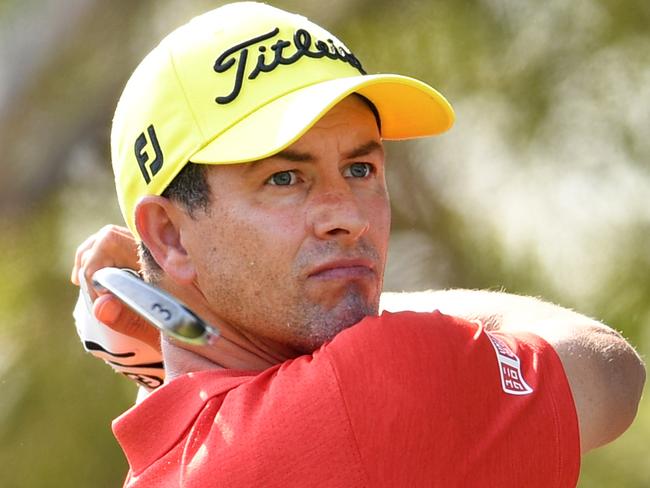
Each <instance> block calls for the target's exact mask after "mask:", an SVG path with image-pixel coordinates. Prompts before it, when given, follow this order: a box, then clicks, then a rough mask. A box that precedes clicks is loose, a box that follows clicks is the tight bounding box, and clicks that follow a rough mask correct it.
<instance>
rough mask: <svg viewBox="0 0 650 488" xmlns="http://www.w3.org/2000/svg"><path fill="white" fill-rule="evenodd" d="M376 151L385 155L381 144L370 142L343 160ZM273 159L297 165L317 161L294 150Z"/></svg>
mask: <svg viewBox="0 0 650 488" xmlns="http://www.w3.org/2000/svg"><path fill="white" fill-rule="evenodd" d="M376 151H378V152H382V153H383V152H384V150H383V147H382V145H381V144H379V142H377V141H369V142H366V143H365V144H362V145H361V146H359V147H356V148H354V149H352V150H351V151H348V152H347V153H345V154H344V155H343V159H354V158H358V157H361V156H367V155H368V154H371V153H373V152H376ZM271 157H274V158H282V159H286V160H287V161H293V162H297V163H303V162H306V163H308V162H312V161H314V160H315V159H316V158H315V157H314V156H313V155H312V154H310V153H307V152H300V151H295V150H293V149H285V150H284V151H280V152H279V153H277V154H275V155H273V156H271Z"/></svg>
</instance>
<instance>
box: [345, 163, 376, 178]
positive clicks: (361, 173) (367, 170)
mask: <svg viewBox="0 0 650 488" xmlns="http://www.w3.org/2000/svg"><path fill="white" fill-rule="evenodd" d="M373 170H374V166H373V165H372V164H370V163H352V164H351V165H349V166H348V167H347V168H345V171H344V172H343V176H345V177H352V178H366V177H368V176H370V175H371V174H372V173H373Z"/></svg>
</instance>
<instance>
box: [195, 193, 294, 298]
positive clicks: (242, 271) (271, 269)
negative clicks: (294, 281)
mask: <svg viewBox="0 0 650 488" xmlns="http://www.w3.org/2000/svg"><path fill="white" fill-rule="evenodd" d="M197 224H198V225H197V227H198V228H200V229H202V232H197V234H196V235H197V236H198V239H197V246H196V249H195V250H194V252H193V254H194V256H193V259H195V260H196V262H197V269H198V271H199V276H201V275H203V276H204V278H203V281H204V283H202V284H204V285H205V286H207V287H209V288H213V287H218V288H222V286H226V287H230V288H231V289H233V288H237V289H238V292H239V293H244V292H245V290H244V289H258V288H259V286H257V283H259V284H260V285H261V283H260V281H269V280H270V279H271V278H272V277H274V276H278V273H279V271H280V270H284V273H286V270H287V269H290V263H291V261H292V259H293V258H294V256H295V254H296V250H297V249H298V247H299V245H300V239H299V235H300V229H302V227H303V225H304V224H303V223H302V221H301V219H300V218H299V217H298V216H297V215H296V214H294V213H292V212H287V211H286V209H285V210H284V211H280V210H269V209H266V210H265V211H264V212H261V211H259V209H256V208H254V207H250V206H246V207H245V208H242V209H238V208H234V209H229V210H228V212H220V213H219V215H217V214H216V213H214V214H212V215H211V216H210V218H209V222H202V223H197ZM207 280H210V282H207ZM216 280H221V281H224V283H223V284H222V285H219V284H217V283H215V281H216ZM200 282H201V280H200ZM256 282H257V283H256Z"/></svg>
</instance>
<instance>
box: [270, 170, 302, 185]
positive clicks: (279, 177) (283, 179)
mask: <svg viewBox="0 0 650 488" xmlns="http://www.w3.org/2000/svg"><path fill="white" fill-rule="evenodd" d="M297 182H298V176H296V172H295V171H279V172H277V173H273V174H272V175H271V177H270V178H269V179H268V180H266V183H267V184H268V185H274V186H288V185H295V184H296V183H297Z"/></svg>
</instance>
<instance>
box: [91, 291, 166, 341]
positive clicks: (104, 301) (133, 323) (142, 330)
mask: <svg viewBox="0 0 650 488" xmlns="http://www.w3.org/2000/svg"><path fill="white" fill-rule="evenodd" d="M93 315H94V316H95V318H97V320H99V321H100V322H102V323H103V324H105V325H106V326H107V327H110V328H111V329H113V330H114V331H116V332H119V333H120V334H124V335H127V336H130V337H133V338H134V339H138V340H140V341H142V342H144V343H146V344H147V345H149V346H151V347H152V348H154V349H156V350H158V351H160V333H159V332H158V329H156V328H155V327H154V326H153V325H151V324H150V323H149V322H147V321H146V320H145V319H143V318H142V317H141V316H140V315H138V314H137V313H135V312H134V311H133V310H131V309H130V308H129V307H127V306H126V305H124V303H122V302H121V301H120V300H119V299H118V298H116V297H115V296H113V295H111V294H106V295H100V296H99V297H97V299H96V300H95V302H94V303H93Z"/></svg>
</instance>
